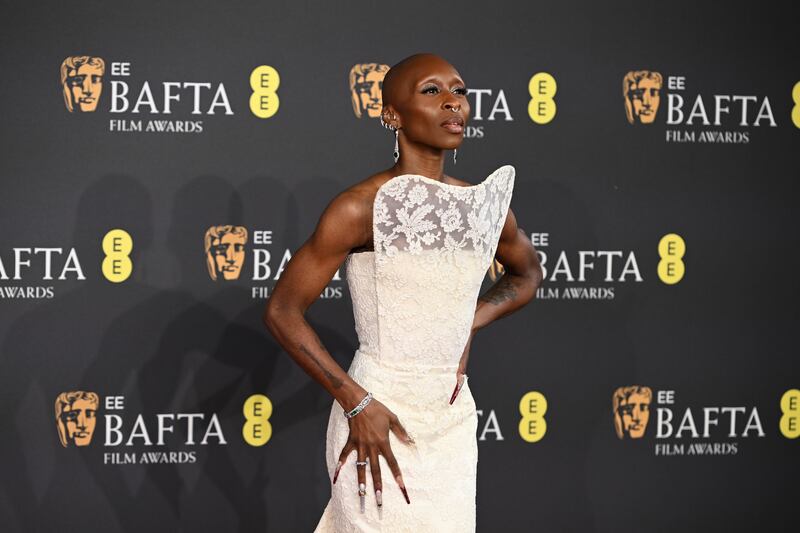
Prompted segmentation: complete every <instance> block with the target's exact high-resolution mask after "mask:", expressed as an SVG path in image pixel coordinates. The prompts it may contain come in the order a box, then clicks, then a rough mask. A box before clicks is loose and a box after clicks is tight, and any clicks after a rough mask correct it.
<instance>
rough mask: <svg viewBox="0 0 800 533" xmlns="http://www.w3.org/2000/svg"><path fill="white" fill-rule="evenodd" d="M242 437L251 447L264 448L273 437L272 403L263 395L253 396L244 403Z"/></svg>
mask: <svg viewBox="0 0 800 533" xmlns="http://www.w3.org/2000/svg"><path fill="white" fill-rule="evenodd" d="M243 411H244V418H245V420H247V422H245V423H244V426H242V437H244V441H245V442H246V443H247V444H249V445H250V446H263V445H265V444H266V443H267V441H268V440H269V439H270V437H272V424H270V423H269V417H270V416H272V402H271V401H269V398H267V397H266V396H264V395H263V394H253V395H252V396H250V397H249V398H248V399H247V400H245V402H244V409H243Z"/></svg>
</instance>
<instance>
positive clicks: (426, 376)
mask: <svg viewBox="0 0 800 533" xmlns="http://www.w3.org/2000/svg"><path fill="white" fill-rule="evenodd" d="M514 177H515V170H514V167H513V166H511V165H504V166H502V167H500V168H498V169H497V170H495V171H494V172H492V173H491V174H490V175H489V176H488V177H487V178H486V179H484V180H483V181H482V182H481V183H479V184H477V185H472V186H468V187H463V186H459V185H452V184H448V183H443V182H440V181H437V180H434V179H432V178H428V177H425V176H420V175H415V174H404V175H401V176H395V177H393V178H391V179H389V180H388V181H387V182H385V183H384V184H383V185H381V187H380V188H379V189H378V191H377V193H376V195H375V199H374V202H373V224H372V227H373V241H374V251H372V252H362V253H357V254H351V255H349V256H348V257H347V259H346V261H345V271H346V278H347V282H348V286H349V288H350V293H351V297H352V301H353V314H354V318H355V326H356V332H357V334H358V339H359V348H358V350H356V353H355V357H354V358H353V362H352V364H351V366H350V368H349V370H348V374H349V375H350V376H351V377H353V379H355V380H356V381H357V382H358V383H360V384H361V385H362V386H363V387H364V388H365V389H367V390H369V391H371V392H372V393H373V395H374V396H375V398H376V399H378V400H380V401H381V402H382V403H383V404H385V405H386V406H387V407H388V408H389V409H390V410H392V411H393V412H394V413H395V414H396V415H397V416H398V417H399V418H400V421H401V423H402V424H403V425H404V427H405V428H406V430H407V431H408V432H409V434H410V435H411V436H412V437H413V438H414V439H415V441H416V445H414V446H410V445H406V444H404V443H402V442H401V441H399V440H398V439H397V438H396V437H395V435H394V433H390V435H389V441H390V444H391V447H392V451H393V452H394V454H395V457H396V458H397V461H398V463H399V465H400V468H401V471H402V472H403V479H404V481H405V484H406V487H407V490H408V493H409V497H410V499H411V505H408V504H407V503H406V501H405V499H404V498H403V496H402V493H401V492H400V489H399V488H398V487H397V483H396V482H395V480H394V479H393V477H392V475H391V469H390V468H389V466H388V464H387V463H386V460H385V458H384V457H383V456H380V457H379V461H380V467H381V473H382V479H383V501H384V505H383V508H382V509H381V511H380V512H379V511H378V509H377V507H376V504H375V499H374V488H373V487H372V477H371V475H370V473H369V472H368V473H367V495H368V500H367V501H368V505H367V509H366V512H365V513H363V514H362V513H361V512H360V505H359V498H358V480H357V476H356V467H355V461H356V454H355V453H352V454H351V455H350V456H349V457H348V459H347V463H346V464H345V465H343V466H342V469H341V472H340V474H339V478H338V479H337V483H336V485H332V493H331V500H330V501H329V503H328V505H327V507H326V508H325V512H324V513H323V516H322V518H321V519H320V522H319V524H318V526H317V529H316V531H318V532H328V531H333V532H337V533H339V532H364V531H392V532H402V531H409V532H411V531H413V532H415V533H420V532H424V531H435V532H437V533H438V532H446V531H459V532H463V531H474V529H475V482H476V474H477V460H478V453H477V440H476V431H477V413H476V410H475V401H474V398H473V396H472V392H471V390H470V388H469V380H468V379H467V381H466V382H465V384H464V387H463V388H462V390H461V392H460V393H459V395H458V397H457V398H456V400H455V402H454V403H453V405H450V404H449V400H450V395H451V393H452V391H453V387H454V386H455V383H456V369H457V366H458V361H459V359H460V357H461V354H462V352H463V349H464V346H465V345H466V341H467V339H468V337H469V332H470V328H471V326H472V321H473V317H474V313H475V306H476V304H477V298H478V295H479V291H480V287H481V282H482V281H483V277H484V276H485V274H486V271H487V269H488V268H489V265H490V264H491V261H492V259H493V258H494V254H495V252H496V249H497V244H498V241H499V238H500V232H501V231H502V228H503V225H504V223H505V220H506V216H507V213H508V208H509V205H510V202H511V196H512V192H513V187H514ZM368 408H369V407H367V409H368ZM348 436H349V425H348V423H347V419H346V418H345V417H344V416H343V415H342V409H341V407H340V406H339V404H338V403H337V402H336V401H334V402H333V405H332V407H331V412H330V417H329V421H328V431H327V442H326V450H327V452H326V462H327V466H328V471H329V475H330V479H331V480H332V479H333V473H334V471H335V469H336V462H337V460H338V458H339V454H340V453H341V450H342V448H343V447H344V444H345V442H346V441H347V438H348ZM368 468H369V467H368Z"/></svg>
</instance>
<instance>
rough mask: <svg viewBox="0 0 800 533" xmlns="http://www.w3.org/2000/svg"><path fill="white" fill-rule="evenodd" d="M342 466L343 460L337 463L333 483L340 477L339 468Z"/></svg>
mask: <svg viewBox="0 0 800 533" xmlns="http://www.w3.org/2000/svg"><path fill="white" fill-rule="evenodd" d="M341 468H342V462H341V461H339V462H338V463H336V471H335V472H334V473H333V484H334V485H335V484H336V478H337V477H339V469H341Z"/></svg>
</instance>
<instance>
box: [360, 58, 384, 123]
mask: <svg viewBox="0 0 800 533" xmlns="http://www.w3.org/2000/svg"><path fill="white" fill-rule="evenodd" d="M388 71H389V65H382V64H380V63H359V64H358V65H355V66H354V67H353V68H351V69H350V94H351V99H352V102H353V112H354V113H355V114H356V118H362V117H363V116H364V115H365V114H366V116H368V117H369V118H378V117H380V116H381V110H382V109H383V93H382V90H383V77H384V76H386V73H387V72H388Z"/></svg>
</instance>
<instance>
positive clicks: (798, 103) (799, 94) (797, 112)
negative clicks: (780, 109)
mask: <svg viewBox="0 0 800 533" xmlns="http://www.w3.org/2000/svg"><path fill="white" fill-rule="evenodd" d="M792 102H794V106H793V107H792V122H793V123H794V127H795V128H800V81H798V82H797V83H795V84H794V87H792Z"/></svg>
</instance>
